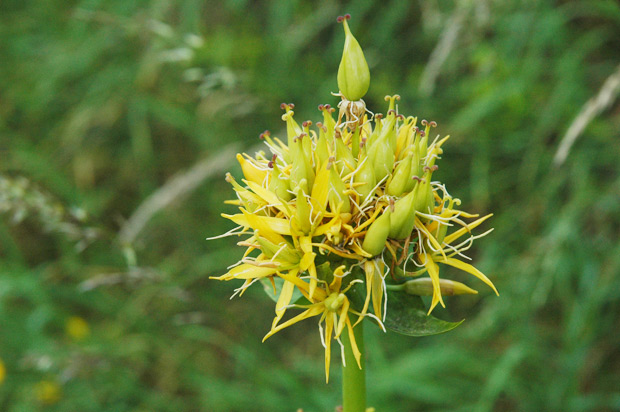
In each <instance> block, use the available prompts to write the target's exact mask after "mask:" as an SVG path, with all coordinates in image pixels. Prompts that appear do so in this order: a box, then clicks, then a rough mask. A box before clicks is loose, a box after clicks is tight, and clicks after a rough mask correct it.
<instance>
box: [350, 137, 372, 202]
mask: <svg viewBox="0 0 620 412" xmlns="http://www.w3.org/2000/svg"><path fill="white" fill-rule="evenodd" d="M360 162H363V163H361V166H360V170H359V171H358V172H357V173H356V174H355V176H354V181H355V183H359V185H357V186H356V187H355V190H357V193H359V194H360V198H361V199H360V204H363V203H364V202H365V201H366V198H367V197H368V195H370V194H371V193H372V192H373V190H374V189H375V185H376V184H377V179H376V178H375V169H374V167H373V164H372V162H371V161H370V158H369V157H368V155H367V154H366V146H365V145H363V146H362V148H361V155H360Z"/></svg>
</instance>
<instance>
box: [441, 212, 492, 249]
mask: <svg viewBox="0 0 620 412" xmlns="http://www.w3.org/2000/svg"><path fill="white" fill-rule="evenodd" d="M491 216H493V213H490V214H488V215H486V216H484V217H481V218H480V219H478V220H475V221H473V222H471V223H470V224H468V225H467V226H465V227H462V228H460V229H459V230H457V231H456V232H454V233H451V234H449V235H448V236H446V237H445V239H444V240H443V241H444V243H447V244H450V243H452V242H454V241H455V240H456V239H458V238H460V237H461V236H463V235H464V234H465V233H470V232H471V230H472V229H474V228H476V227H477V226H479V225H480V224H481V223H482V222H484V221H485V220H487V219H488V218H490V217H491Z"/></svg>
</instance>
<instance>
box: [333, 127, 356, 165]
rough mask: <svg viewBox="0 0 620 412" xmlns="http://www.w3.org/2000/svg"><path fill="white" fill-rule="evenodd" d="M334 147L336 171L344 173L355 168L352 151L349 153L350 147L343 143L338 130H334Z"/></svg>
mask: <svg viewBox="0 0 620 412" xmlns="http://www.w3.org/2000/svg"><path fill="white" fill-rule="evenodd" d="M334 148H335V149H336V159H338V160H337V161H336V168H337V169H338V173H340V174H341V175H346V174H348V173H349V172H351V171H353V170H354V169H355V158H354V157H353V153H351V149H349V147H348V146H347V145H346V144H345V143H344V141H343V136H342V134H341V133H340V131H339V130H336V133H335V138H334ZM347 165H348V166H347ZM343 171H344V173H343Z"/></svg>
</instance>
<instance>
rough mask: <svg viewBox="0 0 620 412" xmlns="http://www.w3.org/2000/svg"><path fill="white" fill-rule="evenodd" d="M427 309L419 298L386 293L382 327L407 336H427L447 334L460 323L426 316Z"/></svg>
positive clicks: (392, 292)
mask: <svg viewBox="0 0 620 412" xmlns="http://www.w3.org/2000/svg"><path fill="white" fill-rule="evenodd" d="M426 312H427V309H426V308H425V307H424V302H422V298H420V297H419V296H414V295H408V294H406V293H403V292H395V291H391V292H388V303H387V314H386V317H385V322H384V325H385V327H386V328H387V329H390V330H392V331H394V332H398V333H400V334H402V335H408V336H429V335H437V334H439V333H444V332H448V331H450V330H452V329H454V328H456V327H457V326H459V325H460V324H461V323H463V322H464V320H465V319H463V320H462V321H460V322H447V321H445V320H441V319H437V318H436V317H434V316H431V315H427V314H426Z"/></svg>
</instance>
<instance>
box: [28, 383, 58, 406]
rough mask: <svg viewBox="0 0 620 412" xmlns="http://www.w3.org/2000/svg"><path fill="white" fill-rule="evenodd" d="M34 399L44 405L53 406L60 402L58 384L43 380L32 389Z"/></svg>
mask: <svg viewBox="0 0 620 412" xmlns="http://www.w3.org/2000/svg"><path fill="white" fill-rule="evenodd" d="M34 394H35V397H36V399H37V400H38V401H39V402H40V403H42V404H44V405H53V404H55V403H57V402H58V401H59V400H60V396H61V388H60V385H59V384H58V382H56V381H52V380H43V381H40V382H38V383H37V384H36V385H35V387H34Z"/></svg>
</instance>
